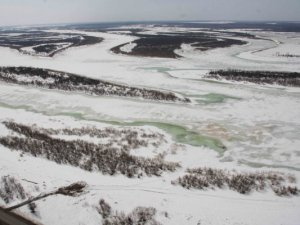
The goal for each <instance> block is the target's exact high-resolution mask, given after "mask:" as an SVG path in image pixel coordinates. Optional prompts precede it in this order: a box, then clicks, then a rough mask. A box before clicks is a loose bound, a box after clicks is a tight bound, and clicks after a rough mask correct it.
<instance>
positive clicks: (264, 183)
mask: <svg viewBox="0 0 300 225" xmlns="http://www.w3.org/2000/svg"><path fill="white" fill-rule="evenodd" d="M295 181H296V180H295V178H294V177H292V176H291V175H284V174H281V173H276V172H255V173H238V172H236V171H227V170H220V169H212V168H196V169H188V170H187V174H186V175H184V176H183V177H179V178H178V179H177V180H175V181H172V184H174V185H176V184H179V185H181V186H182V187H184V188H187V189H190V188H196V189H201V190H203V189H214V188H224V187H229V188H230V189H231V190H234V191H237V192H239V193H241V194H247V193H250V192H251V191H253V190H256V191H261V190H265V189H267V188H271V189H272V190H273V191H274V193H275V194H277V195H279V196H289V195H297V194H298V193H299V190H298V188H297V187H291V186H286V185H285V184H286V183H294V182H295Z"/></svg>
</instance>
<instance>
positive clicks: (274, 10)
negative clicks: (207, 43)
mask: <svg viewBox="0 0 300 225" xmlns="http://www.w3.org/2000/svg"><path fill="white" fill-rule="evenodd" d="M145 20H147V21H149V20H251V21H252V20H289V21H300V0H0V25H21V24H48V23H74V22H108V21H145Z"/></svg>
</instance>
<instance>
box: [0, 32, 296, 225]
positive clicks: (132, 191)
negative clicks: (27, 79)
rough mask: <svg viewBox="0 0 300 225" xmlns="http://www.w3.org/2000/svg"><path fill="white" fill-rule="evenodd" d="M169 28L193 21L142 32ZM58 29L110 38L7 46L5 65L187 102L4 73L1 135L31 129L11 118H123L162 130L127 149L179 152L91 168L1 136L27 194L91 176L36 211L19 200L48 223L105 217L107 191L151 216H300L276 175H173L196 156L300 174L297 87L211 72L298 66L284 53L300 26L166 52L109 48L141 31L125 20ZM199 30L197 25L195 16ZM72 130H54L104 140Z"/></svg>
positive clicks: (255, 223) (0, 170) (245, 223)
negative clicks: (127, 169) (132, 170)
mask: <svg viewBox="0 0 300 225" xmlns="http://www.w3.org/2000/svg"><path fill="white" fill-rule="evenodd" d="M142 27H143V26H142ZM126 28H128V27H122V29H126ZM130 28H132V27H130ZM137 28H140V27H137ZM168 29H169V30H168ZM162 30H164V31H166V30H167V31H169V32H179V33H180V32H186V31H189V28H178V29H177V30H176V28H174V27H170V28H167V27H163V28H162V27H153V26H148V27H147V29H146V30H145V31H143V32H142V33H148V34H149V33H150V34H156V33H158V32H161V31H162ZM48 31H49V30H48ZM50 31H51V32H60V33H74V34H79V33H80V34H82V35H88V36H95V37H101V38H103V39H104V40H103V41H102V42H101V43H99V44H95V45H88V46H80V47H74V48H68V49H67V50H65V51H62V52H60V53H58V54H56V55H54V56H53V57H40V56H33V55H26V54H22V53H21V52H19V51H17V50H14V49H10V48H6V47H0V57H1V60H0V66H27V67H38V68H47V69H53V70H58V71H64V72H69V73H74V74H78V75H82V76H86V77H90V78H95V79H101V80H105V81H109V82H115V83H118V84H124V85H129V86H134V87H141V88H150V89H156V90H162V91H169V92H173V93H175V94H178V95H180V96H184V97H186V98H189V99H190V100H191V102H190V103H183V102H161V101H157V102H156V101H151V100H145V99H141V98H125V97H117V96H90V95H86V94H84V93H75V92H65V91H61V90H56V89H44V88H39V87H32V86H21V85H17V84H11V83H6V82H4V81H0V138H3V137H6V136H18V137H26V135H25V136H24V134H21V133H18V134H17V132H16V131H13V130H10V129H9V128H8V127H7V126H5V124H4V122H8V121H14V122H15V123H18V124H23V125H27V126H33V127H40V128H44V129H71V128H82V127H96V128H98V129H105V128H109V129H117V130H121V129H125V128H126V129H129V130H132V131H136V132H137V133H138V137H141V135H142V134H141V133H140V132H146V133H147V134H156V135H158V136H159V137H161V140H160V141H159V142H158V143H155V144H151V145H149V146H146V147H145V146H137V147H136V148H133V149H130V153H129V154H130V156H136V157H143V158H145V159H155V157H158V156H160V155H163V157H164V158H163V160H165V161H166V162H173V163H179V164H180V167H178V168H176V170H175V171H161V174H159V175H158V176H157V175H151V176H150V175H149V176H148V175H145V174H143V175H142V176H141V177H128V176H125V175H122V174H121V173H116V174H113V175H110V174H105V173H103V172H101V171H99V170H97V169H95V168H93V169H91V171H87V170H84V169H82V168H80V167H78V166H77V167H76V166H74V165H70V164H67V165H66V164H64V163H56V162H54V161H51V160H47V157H46V155H43V156H42V155H37V157H34V156H33V155H32V154H30V153H28V152H25V153H24V152H22V150H21V149H12V148H9V147H7V146H5V145H3V144H0V179H1V177H4V176H12V177H14V178H16V179H17V181H18V182H19V183H20V184H21V185H22V186H23V187H24V189H25V191H26V192H27V193H28V196H37V195H39V194H40V193H47V192H49V191H53V190H55V189H57V188H59V187H62V186H66V185H69V184H71V183H74V182H78V181H84V182H86V183H87V188H86V190H85V192H84V193H82V194H81V195H80V196H77V197H70V196H62V195H54V196H50V197H48V198H45V199H43V200H40V201H37V202H36V210H35V212H34V213H32V212H30V209H29V208H28V207H26V206H24V207H21V208H19V209H17V210H16V212H18V213H20V214H22V215H24V216H26V217H28V218H30V219H32V220H33V221H36V222H40V223H42V224H45V225H54V224H64V225H77V224H78V225H81V224H91V225H100V224H102V223H103V221H104V218H103V215H102V216H101V214H100V213H99V212H98V211H99V201H100V199H104V200H105V201H106V202H107V203H108V204H109V205H110V206H111V208H112V210H114V211H118V212H124V213H125V214H129V213H130V212H132V210H133V209H134V208H136V207H139V206H142V207H153V208H155V209H156V214H155V220H156V221H158V222H159V223H161V224H166V225H177V224H178V225H181V224H186V225H200V224H201V225H237V224H239V225H268V224H270V225H271V224H272V225H281V224H284V225H298V224H299V221H300V214H299V209H300V198H299V196H297V195H288V196H278V195H276V194H275V193H274V190H272V188H271V186H268V185H267V186H266V188H264V189H261V190H258V191H257V190H254V189H253V190H251V191H249V192H248V193H246V194H241V193H239V192H237V191H235V190H233V189H232V188H230V187H229V186H226V185H225V186H224V187H222V188H218V187H214V188H213V189H212V188H209V187H207V188H204V189H201V190H199V189H196V188H190V189H186V188H183V187H181V186H180V185H174V181H175V180H176V179H178V178H179V177H182V176H184V175H185V174H186V170H187V169H188V168H190V169H192V168H199V167H201V168H203V167H210V168H214V169H224V170H228V171H233V170H235V172H237V173H242V174H243V173H262V172H266V173H267V172H270V171H272V172H276V173H278V174H284V176H285V175H286V176H292V177H294V178H295V180H294V181H293V182H292V186H297V187H299V186H300V182H299V181H300V150H299V147H300V138H299V137H300V89H299V88H296V87H284V86H279V85H258V84H252V83H246V82H229V81H222V80H210V79H206V78H205V75H206V74H207V73H208V71H210V70H217V69H241V70H266V71H287V72H300V57H286V56H285V55H288V54H290V55H296V56H297V55H300V33H280V32H266V31H257V30H256V31H244V30H239V32H247V33H250V34H253V35H256V36H257V37H260V38H257V39H250V38H247V37H235V38H236V39H239V40H242V41H246V42H247V44H246V45H237V46H231V47H228V48H216V49H213V50H208V51H199V50H196V49H195V48H194V47H193V46H191V45H189V44H183V45H182V46H181V49H177V50H175V52H176V54H178V55H180V56H182V58H179V59H168V58H163V59H162V58H147V57H135V56H127V55H123V54H118V55H117V54H114V53H112V52H111V51H110V49H111V48H113V47H115V46H119V45H122V44H125V43H129V44H127V45H125V46H123V49H122V51H124V52H131V51H132V49H134V48H135V47H136V45H135V44H132V42H133V41H134V40H136V39H137V37H135V36H132V35H129V33H128V32H124V31H123V32H117V31H115V32H87V31H79V30H60V29H58V30H50ZM191 31H192V32H196V31H195V29H194V28H193V29H192V28H191ZM233 31H234V32H237V30H232V32H233ZM71 136H72V137H71ZM71 136H68V135H62V134H59V135H56V136H55V137H53V138H57V139H62V140H66V143H70V142H68V141H70V140H77V139H80V140H84V141H86V142H89V143H94V144H95V143H96V144H97V143H107V142H108V140H107V139H101V138H100V139H99V137H98V138H97V137H90V136H88V135H85V136H80V137H79V136H77V137H76V135H71ZM119 138H120V137H117V136H116V137H114V138H113V139H112V140H115V141H119ZM118 143H119V142H118ZM151 143H152V142H151ZM113 146H114V145H113ZM61 151H64V149H63V148H62V149H61ZM287 185H288V182H287ZM0 187H1V185H0ZM298 194H299V193H298ZM19 202H22V199H20V198H18V197H16V196H14V197H13V198H12V199H11V201H10V202H9V203H6V202H5V201H4V200H3V199H1V192H0V205H1V206H3V207H6V206H13V205H15V204H17V203H19ZM148 224H151V223H148Z"/></svg>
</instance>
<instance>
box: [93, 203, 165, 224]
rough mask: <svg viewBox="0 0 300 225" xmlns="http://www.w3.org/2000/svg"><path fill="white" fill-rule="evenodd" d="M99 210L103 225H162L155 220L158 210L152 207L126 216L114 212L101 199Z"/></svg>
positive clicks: (140, 209)
mask: <svg viewBox="0 0 300 225" xmlns="http://www.w3.org/2000/svg"><path fill="white" fill-rule="evenodd" d="M97 210H98V212H99V214H100V215H101V216H102V218H103V221H102V224H103V225H147V224H148V225H150V224H151V225H161V224H160V223H159V222H157V221H156V220H155V215H156V209H155V208H152V207H137V208H135V209H134V210H133V211H132V212H131V213H129V214H128V215H126V214H125V213H123V212H118V211H114V210H112V209H111V206H110V205H109V204H108V203H107V202H105V200H103V199H101V200H100V202H99V206H98V207H97Z"/></svg>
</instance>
